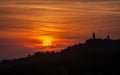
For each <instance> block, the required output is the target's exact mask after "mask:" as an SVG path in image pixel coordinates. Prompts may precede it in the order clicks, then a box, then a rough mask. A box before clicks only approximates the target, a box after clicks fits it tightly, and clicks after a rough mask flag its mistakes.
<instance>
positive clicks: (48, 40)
mask: <svg viewBox="0 0 120 75" xmlns="http://www.w3.org/2000/svg"><path fill="white" fill-rule="evenodd" d="M41 40H42V46H52V41H53V38H51V37H41Z"/></svg>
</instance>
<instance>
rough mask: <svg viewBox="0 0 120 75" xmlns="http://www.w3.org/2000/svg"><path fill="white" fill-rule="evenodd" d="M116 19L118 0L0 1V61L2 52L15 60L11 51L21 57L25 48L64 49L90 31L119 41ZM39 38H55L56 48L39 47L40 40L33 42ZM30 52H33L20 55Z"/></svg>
mask: <svg viewBox="0 0 120 75" xmlns="http://www.w3.org/2000/svg"><path fill="white" fill-rule="evenodd" d="M119 20H120V1H119V0H45V1H44V0H0V34H1V35H2V36H0V42H1V43H0V53H1V54H3V55H1V54H0V55H1V56H0V58H3V56H7V55H4V54H5V52H7V53H8V55H11V57H16V56H17V54H16V55H15V54H13V55H12V53H11V52H10V51H11V50H13V52H20V54H19V56H22V55H23V54H22V53H24V50H26V49H61V48H65V47H66V46H68V45H72V44H74V43H78V42H83V40H85V39H86V38H88V37H91V35H90V34H91V33H92V32H94V31H96V33H98V34H99V35H98V37H102V36H106V34H110V35H111V36H112V37H113V38H119V37H120V35H119V34H120V30H119V28H120V21H119ZM40 36H53V37H55V38H56V39H57V41H56V45H55V46H51V47H47V48H46V47H44V48H43V47H41V46H40V44H41V43H42V41H41V40H38V39H34V38H35V37H40ZM61 40H62V41H61ZM64 40H66V41H64ZM68 42H69V44H68ZM16 43H17V44H16ZM66 44H68V45H66ZM11 45H12V46H11ZM28 45H29V46H28ZM6 47H7V48H6ZM13 47H15V48H13ZM30 52H35V51H34V50H33V51H32V50H30V51H27V50H26V52H25V53H24V55H27V54H28V53H30ZM19 56H18V57H19Z"/></svg>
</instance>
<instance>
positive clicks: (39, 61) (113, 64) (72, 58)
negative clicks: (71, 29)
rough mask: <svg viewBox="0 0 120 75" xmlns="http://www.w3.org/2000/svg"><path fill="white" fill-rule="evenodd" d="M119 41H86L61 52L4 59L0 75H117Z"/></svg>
mask: <svg viewBox="0 0 120 75" xmlns="http://www.w3.org/2000/svg"><path fill="white" fill-rule="evenodd" d="M119 70H120V40H111V39H110V38H109V37H108V38H107V39H104V40H103V39H96V38H95V37H94V36H93V39H89V40H87V41H86V43H84V44H78V45H74V46H71V47H68V48H66V49H64V50H62V51H61V52H56V53H55V52H46V53H42V52H37V53H35V54H34V55H29V56H28V57H26V58H19V59H14V60H3V61H2V62H1V63H0V75H111V74H112V75H120V73H119Z"/></svg>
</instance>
